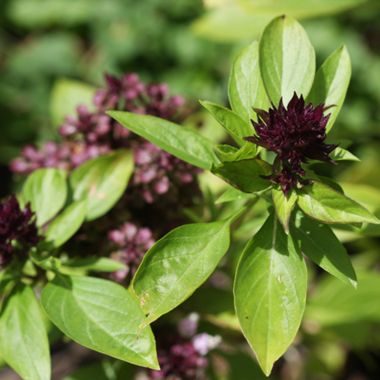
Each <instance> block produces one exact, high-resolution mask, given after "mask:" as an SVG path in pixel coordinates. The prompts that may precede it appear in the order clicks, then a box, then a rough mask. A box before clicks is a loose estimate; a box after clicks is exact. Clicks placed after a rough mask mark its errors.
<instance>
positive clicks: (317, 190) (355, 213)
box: [298, 181, 380, 224]
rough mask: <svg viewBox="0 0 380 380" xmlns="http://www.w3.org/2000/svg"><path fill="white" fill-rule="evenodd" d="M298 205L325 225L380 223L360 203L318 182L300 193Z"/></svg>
mask: <svg viewBox="0 0 380 380" xmlns="http://www.w3.org/2000/svg"><path fill="white" fill-rule="evenodd" d="M298 205H299V207H300V208H301V210H302V211H303V212H304V213H305V214H307V215H309V216H311V217H312V218H314V219H317V220H320V221H321V222H324V223H337V224H352V223H375V224H379V223H380V221H379V220H378V219H377V218H376V217H375V216H374V215H372V214H371V213H370V212H369V211H368V210H367V209H366V208H364V207H363V206H361V205H360V204H359V203H357V202H355V201H353V200H352V199H350V198H348V197H346V196H345V195H343V194H341V193H338V192H337V191H335V190H333V189H332V188H331V187H329V186H326V185H324V184H322V183H320V182H316V181H315V182H313V183H312V184H311V185H307V186H304V187H303V188H302V189H301V190H300V191H299V194H298Z"/></svg>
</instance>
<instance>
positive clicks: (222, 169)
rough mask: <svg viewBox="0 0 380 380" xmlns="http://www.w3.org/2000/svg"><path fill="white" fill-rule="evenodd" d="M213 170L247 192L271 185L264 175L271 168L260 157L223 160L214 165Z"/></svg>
mask: <svg viewBox="0 0 380 380" xmlns="http://www.w3.org/2000/svg"><path fill="white" fill-rule="evenodd" d="M212 172H213V173H214V174H216V175H217V176H219V177H221V178H223V179H224V180H225V181H226V182H227V183H229V184H230V185H231V186H234V187H236V188H237V189H239V190H241V191H244V192H246V193H252V192H254V191H260V190H264V189H266V188H267V187H269V185H270V183H269V181H268V180H267V179H264V178H262V177H263V176H267V175H269V174H270V172H271V168H270V166H269V165H268V164H267V163H266V162H265V161H262V160H260V159H250V160H241V161H231V162H229V161H227V162H223V163H222V164H220V165H218V166H216V167H214V168H213V169H212Z"/></svg>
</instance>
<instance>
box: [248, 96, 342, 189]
mask: <svg viewBox="0 0 380 380" xmlns="http://www.w3.org/2000/svg"><path fill="white" fill-rule="evenodd" d="M326 109H327V107H325V106H324V105H323V104H320V105H318V106H314V105H313V104H311V103H310V104H305V101H304V99H303V97H302V96H300V97H298V96H297V94H296V93H294V95H293V98H292V99H291V100H290V102H289V104H288V105H287V107H285V106H284V104H283V102H282V99H281V100H280V103H279V105H278V107H277V108H276V107H275V106H274V105H272V108H270V109H269V110H268V111H263V110H256V113H257V116H258V121H257V122H255V121H252V124H253V127H254V129H255V131H256V135H255V136H250V137H246V140H248V141H250V142H253V143H255V144H258V145H260V146H262V147H264V148H265V149H267V150H269V151H272V152H274V153H276V159H275V162H274V171H273V174H272V176H271V180H272V181H273V182H275V183H278V184H279V185H280V186H281V188H282V190H283V192H284V193H288V192H289V191H290V190H291V189H292V188H294V187H296V186H297V184H298V183H302V182H303V177H304V175H305V171H304V169H303V168H302V164H303V163H306V162H308V160H319V161H326V162H332V160H331V158H330V157H329V154H330V153H331V152H332V151H333V150H334V149H335V148H336V145H333V144H326V143H325V142H324V141H325V139H326V124H327V122H328V120H329V115H327V116H325V115H324V111H326Z"/></svg>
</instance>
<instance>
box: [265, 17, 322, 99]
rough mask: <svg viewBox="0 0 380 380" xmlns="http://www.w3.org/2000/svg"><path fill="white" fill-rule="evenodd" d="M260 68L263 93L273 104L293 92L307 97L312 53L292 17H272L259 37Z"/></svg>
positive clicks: (311, 48)
mask: <svg viewBox="0 0 380 380" xmlns="http://www.w3.org/2000/svg"><path fill="white" fill-rule="evenodd" d="M259 51H260V70H261V75H262V78H263V81H264V86H265V88H266V91H267V94H268V96H269V98H270V100H271V101H272V102H273V104H275V105H277V104H278V103H279V100H280V98H281V97H282V98H283V103H284V105H287V104H288V103H289V100H290V99H291V98H292V96H293V93H294V92H296V93H297V94H298V95H303V96H304V97H306V96H307V94H308V93H309V91H310V89H311V86H312V84H313V80H314V75H315V52H314V49H313V46H312V45H311V43H310V41H309V38H308V36H307V34H306V32H305V31H304V29H303V28H302V26H301V25H300V24H299V23H298V22H297V21H295V20H294V19H292V18H289V17H286V16H280V17H277V18H275V19H274V20H273V21H272V22H271V23H270V24H269V25H268V26H267V27H266V28H265V30H264V32H263V35H262V37H261V40H260V46H259Z"/></svg>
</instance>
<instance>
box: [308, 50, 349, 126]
mask: <svg viewBox="0 0 380 380" xmlns="http://www.w3.org/2000/svg"><path fill="white" fill-rule="evenodd" d="M350 77H351V61H350V56H349V54H348V51H347V49H346V47H345V46H342V47H341V48H339V49H337V50H336V51H335V52H334V53H332V54H331V55H330V56H329V57H328V58H327V59H326V61H325V62H324V63H323V64H322V66H321V67H320V69H319V70H318V71H317V74H316V76H315V80H314V84H313V87H312V89H311V91H310V94H309V97H308V100H309V101H310V102H312V103H313V104H321V103H323V104H325V105H326V106H333V107H331V108H329V109H328V111H326V114H330V118H329V121H328V123H327V126H326V131H327V132H328V131H329V130H330V129H331V127H332V126H333V124H334V122H335V119H336V118H337V116H338V113H339V111H340V109H341V108H342V105H343V102H344V98H345V97H346V92H347V88H348V84H349V83H350Z"/></svg>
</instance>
